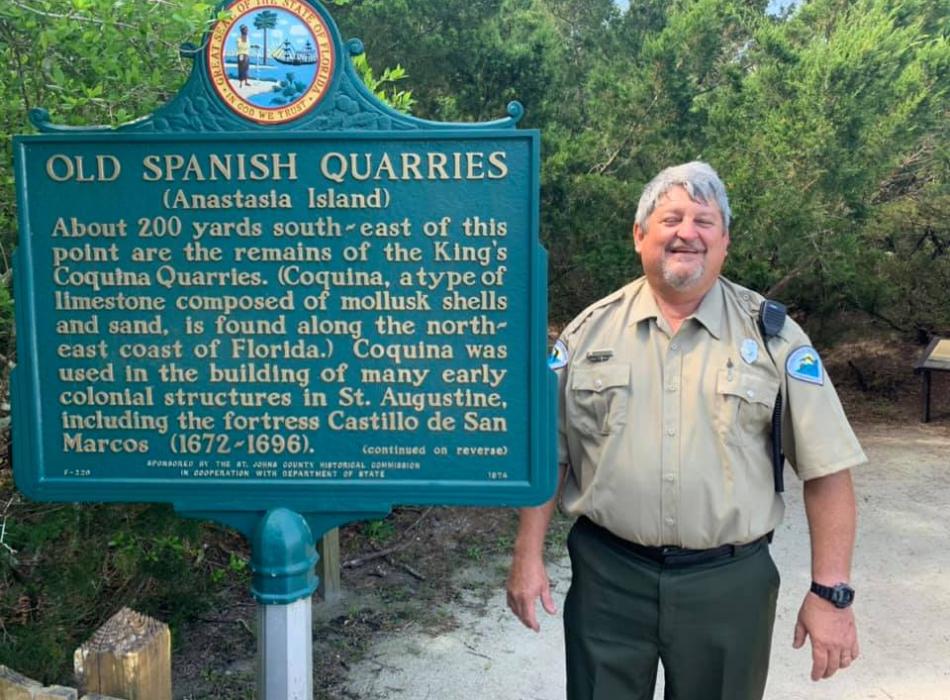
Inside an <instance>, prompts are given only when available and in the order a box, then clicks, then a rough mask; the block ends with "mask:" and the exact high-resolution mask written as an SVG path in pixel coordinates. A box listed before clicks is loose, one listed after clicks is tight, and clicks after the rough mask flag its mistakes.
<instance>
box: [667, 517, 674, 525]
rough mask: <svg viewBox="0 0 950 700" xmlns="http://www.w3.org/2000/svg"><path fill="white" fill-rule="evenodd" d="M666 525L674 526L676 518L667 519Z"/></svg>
mask: <svg viewBox="0 0 950 700" xmlns="http://www.w3.org/2000/svg"><path fill="white" fill-rule="evenodd" d="M666 524H667V525H676V518H667V519H666Z"/></svg>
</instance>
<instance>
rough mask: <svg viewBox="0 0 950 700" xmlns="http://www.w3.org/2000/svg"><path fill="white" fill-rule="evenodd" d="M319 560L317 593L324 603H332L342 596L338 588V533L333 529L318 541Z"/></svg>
mask: <svg viewBox="0 0 950 700" xmlns="http://www.w3.org/2000/svg"><path fill="white" fill-rule="evenodd" d="M317 552H318V553H319V554H320V560H319V561H318V562H317V576H319V577H320V587H319V588H318V589H317V592H318V593H319V594H320V597H321V598H323V600H324V602H327V603H332V602H333V601H335V600H337V599H338V598H339V597H340V595H342V593H343V590H342V588H341V586H340V531H339V529H337V528H333V529H332V530H330V531H329V532H327V533H326V534H324V536H323V538H322V539H321V540H320V543H319V544H318V545H317Z"/></svg>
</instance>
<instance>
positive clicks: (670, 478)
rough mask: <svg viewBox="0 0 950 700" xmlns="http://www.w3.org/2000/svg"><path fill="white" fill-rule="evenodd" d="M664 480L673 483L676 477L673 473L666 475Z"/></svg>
mask: <svg viewBox="0 0 950 700" xmlns="http://www.w3.org/2000/svg"><path fill="white" fill-rule="evenodd" d="M663 480H664V481H666V482H668V483H670V484H672V483H673V482H674V481H676V477H675V476H673V475H672V474H667V475H666V476H664V477H663Z"/></svg>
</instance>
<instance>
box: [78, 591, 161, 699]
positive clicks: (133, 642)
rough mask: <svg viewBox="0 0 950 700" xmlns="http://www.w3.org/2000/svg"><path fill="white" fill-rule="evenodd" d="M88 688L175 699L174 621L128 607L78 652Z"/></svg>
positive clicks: (80, 679)
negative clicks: (172, 631) (169, 626)
mask: <svg viewBox="0 0 950 700" xmlns="http://www.w3.org/2000/svg"><path fill="white" fill-rule="evenodd" d="M73 664H74V667H75V672H76V679H77V682H78V683H79V685H80V686H81V687H82V688H83V689H84V690H85V691H86V692H87V693H99V694H101V695H114V696H116V697H120V698H127V700H171V697H172V638H171V633H170V632H169V630H168V625H166V624H164V623H162V622H159V621H158V620H154V619H152V618H150V617H148V616H147V615H142V614H141V613H137V612H135V611H134V610H130V609H128V608H122V610H120V611H119V612H117V613H116V614H115V615H113V616H112V617H111V618H110V619H109V620H108V621H107V622H106V623H105V624H104V625H103V626H102V627H100V628H99V629H98V631H96V633H95V634H94V635H93V636H92V639H90V640H89V641H88V642H86V643H85V644H83V645H82V646H81V647H79V648H78V649H76V653H75V655H74V657H73Z"/></svg>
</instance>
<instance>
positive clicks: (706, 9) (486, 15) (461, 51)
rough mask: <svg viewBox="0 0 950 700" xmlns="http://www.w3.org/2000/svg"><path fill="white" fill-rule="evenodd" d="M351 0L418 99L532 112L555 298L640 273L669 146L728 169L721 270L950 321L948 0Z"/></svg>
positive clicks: (909, 316) (672, 156)
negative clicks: (647, 192)
mask: <svg viewBox="0 0 950 700" xmlns="http://www.w3.org/2000/svg"><path fill="white" fill-rule="evenodd" d="M766 7H767V2H765V1H764V0H761V1H757V2H748V1H742V0H674V1H673V2H667V1H661V0H637V1H634V2H632V3H630V9H629V11H627V12H621V11H620V10H618V8H617V7H616V5H615V4H614V3H613V2H610V0H586V1H584V2H582V1H581V0H467V1H462V0H417V1H414V2H411V3H410V2H408V0H352V1H350V2H347V4H346V6H345V7H343V8H340V10H339V11H338V12H337V16H338V19H339V21H340V22H341V24H342V26H344V27H345V29H346V31H349V32H352V33H353V34H357V35H360V36H362V37H363V38H364V40H365V41H366V44H367V46H368V47H369V49H370V50H371V53H372V54H373V55H374V56H378V57H379V58H380V59H381V60H382V62H384V63H387V64H392V63H397V62H398V63H400V64H401V65H404V66H406V69H407V72H408V74H409V76H410V78H409V80H408V84H409V85H410V86H411V87H412V89H413V94H414V95H415V96H416V97H417V104H416V111H417V113H419V114H420V115H422V116H425V117H429V118H433V119H445V120H484V119H490V118H494V117H497V116H498V115H499V114H500V113H501V111H502V109H503V106H504V104H505V103H506V102H507V101H508V100H509V99H511V98H517V99H519V100H521V101H522V102H523V103H524V104H525V107H526V111H527V116H526V118H525V124H524V125H525V126H529V127H537V128H540V129H541V131H542V139H543V164H542V183H543V187H542V212H541V215H542V238H543V240H544V242H545V243H546V245H547V246H548V249H549V253H550V260H551V275H550V278H551V308H552V312H553V314H554V316H555V317H556V318H560V319H565V318H567V317H569V316H570V315H571V314H572V313H575V312H576V311H577V310H579V309H580V308H582V307H583V306H584V305H585V304H586V303H588V302H590V301H592V300H593V299H595V298H597V297H598V296H599V295H601V294H604V293H606V292H607V291H609V290H611V289H613V288H615V287H616V286H618V285H619V284H621V283H622V282H623V281H624V280H625V279H629V278H630V277H631V276H633V275H635V274H637V272H638V267H637V262H636V260H635V256H634V254H633V251H632V247H631V245H630V226H631V223H632V219H633V215H634V212H635V209H636V202H637V199H638V197H639V193H640V191H641V189H642V187H643V185H644V184H645V183H646V182H647V181H648V180H649V179H650V178H651V177H652V176H653V175H654V174H655V173H656V172H657V171H659V170H660V169H661V168H662V167H664V166H666V165H669V164H672V163H675V162H680V161H683V160H688V159H692V158H702V159H704V160H707V161H709V162H710V163H712V164H713V165H714V166H715V167H716V168H717V169H718V170H719V171H720V173H721V174H722V176H723V178H724V179H725V181H726V184H727V186H728V187H729V190H730V194H731V198H732V202H733V208H734V210H735V214H736V216H735V221H734V225H733V231H732V235H733V244H732V250H731V255H730V258H729V261H728V264H727V268H726V274H728V275H730V276H731V277H733V278H735V279H736V280H737V281H740V282H742V283H745V284H747V285H749V286H752V287H755V288H757V289H760V290H762V291H768V292H770V293H772V294H774V295H776V296H777V297H779V298H781V299H783V300H785V301H786V302H789V303H790V304H791V305H792V306H793V308H794V309H795V310H796V311H797V312H799V314H801V315H803V316H806V317H807V316H811V317H814V318H816V319H822V318H830V317H832V316H833V315H834V314H836V313H837V312H838V311H840V310H845V309H850V310H855V309H856V310H860V311H862V312H866V313H867V314H869V315H870V316H872V317H875V318H878V319H881V320H882V321H883V322H884V323H886V324H888V325H890V326H893V327H896V328H898V329H900V330H901V331H904V332H906V333H908V334H916V335H918V336H920V337H921V338H923V337H925V336H928V335H930V334H933V333H938V332H943V333H947V332H950V302H948V299H947V297H946V294H945V293H943V292H941V290H944V289H946V288H947V285H948V283H950V277H948V275H950V256H948V252H947V251H948V233H950V232H948V230H947V226H946V224H945V223H944V222H945V221H946V220H947V213H948V212H947V204H948V191H947V184H946V183H947V178H946V175H947V172H946V171H947V126H946V124H947V90H948V83H947V78H946V76H947V75H950V69H948V68H950V67H948V65H947V63H948V60H950V48H948V43H947V30H948V25H947V22H946V18H947V5H946V2H945V0H915V1H914V2H896V1H895V0H857V1H848V2H845V1H844V0H812V1H811V2H805V3H803V4H802V5H801V6H800V7H799V9H798V10H797V11H795V12H793V13H791V14H790V15H787V16H782V17H775V16H771V15H769V14H768V13H767V12H766Z"/></svg>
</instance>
